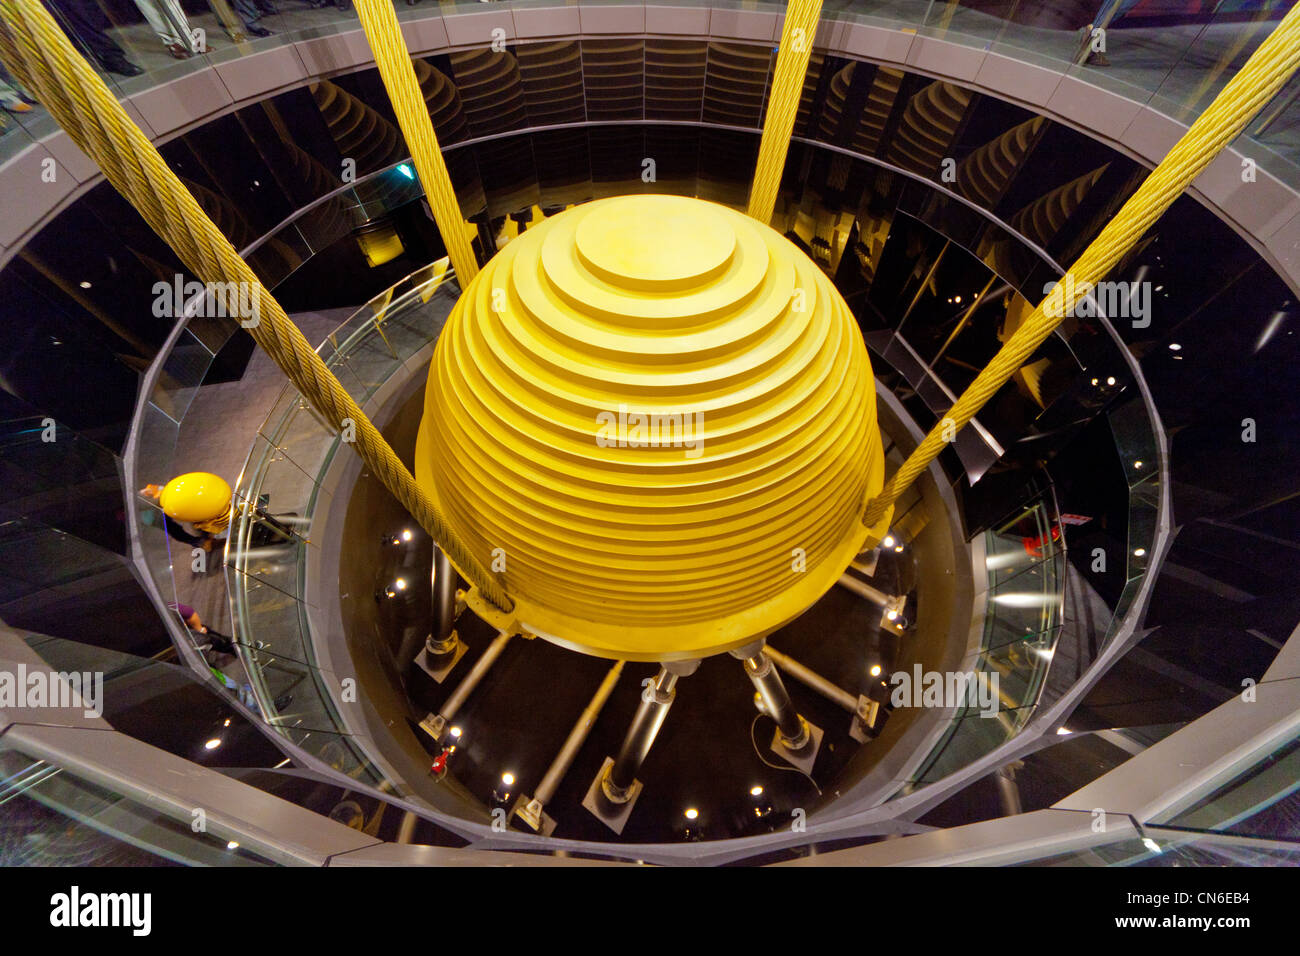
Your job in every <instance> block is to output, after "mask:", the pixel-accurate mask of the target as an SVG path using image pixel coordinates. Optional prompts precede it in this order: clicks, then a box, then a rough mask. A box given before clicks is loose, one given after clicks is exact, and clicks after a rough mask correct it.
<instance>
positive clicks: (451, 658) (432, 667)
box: [415, 640, 469, 684]
mask: <svg viewBox="0 0 1300 956" xmlns="http://www.w3.org/2000/svg"><path fill="white" fill-rule="evenodd" d="M467 650H469V645H468V644H466V643H465V642H464V641H462V640H457V641H456V649H455V650H453V651H452V652H451V653H450V654H447V655H444V656H441V657H433V656H432V655H430V654H429V648H428V647H422V648H420V653H418V654H416V655H415V666H416V667H418V668H420V670H422V671H424V672H425V673H426V674H428V675H429V676H430V677H432V678H433V679H434V680H435V681H437V682H438V683H439V684H441V683H442V682H443V681H444V680H446V679H447V675H448V674H450V673H451V672H452V671H453V670H455V668H456V665H457V664H459V663H460V659H461V658H462V657H464V656H465V652H466V651H467Z"/></svg>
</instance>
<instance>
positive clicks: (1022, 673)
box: [978, 625, 1061, 710]
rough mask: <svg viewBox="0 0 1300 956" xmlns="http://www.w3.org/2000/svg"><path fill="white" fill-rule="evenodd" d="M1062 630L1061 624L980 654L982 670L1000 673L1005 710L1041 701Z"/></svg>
mask: <svg viewBox="0 0 1300 956" xmlns="http://www.w3.org/2000/svg"><path fill="white" fill-rule="evenodd" d="M1060 633H1061V628H1060V626H1059V625H1057V626H1054V627H1052V628H1049V629H1048V630H1046V631H1042V632H1040V633H1038V634H1035V635H1032V636H1031V637H1028V638H1025V639H1022V640H1018V641H1013V642H1011V643H1009V644H1003V645H1001V646H998V647H990V648H989V649H988V650H987V651H985V652H984V653H983V654H982V655H981V656H980V662H979V665H978V666H979V669H980V670H981V671H984V672H986V673H989V674H994V673H995V674H997V675H998V697H999V707H1000V708H1001V709H1003V710H1018V709H1020V708H1023V707H1029V706H1032V705H1033V704H1034V703H1036V702H1037V700H1038V691H1039V689H1040V688H1041V686H1042V683H1043V680H1044V678H1045V677H1046V676H1047V665H1048V664H1049V663H1050V662H1051V660H1052V654H1053V652H1054V651H1055V649H1056V639H1057V637H1058V636H1060Z"/></svg>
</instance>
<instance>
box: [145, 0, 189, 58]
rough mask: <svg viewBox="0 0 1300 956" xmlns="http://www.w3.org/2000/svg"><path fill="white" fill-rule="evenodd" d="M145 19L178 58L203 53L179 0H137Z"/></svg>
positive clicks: (168, 50) (164, 44)
mask: <svg viewBox="0 0 1300 956" xmlns="http://www.w3.org/2000/svg"><path fill="white" fill-rule="evenodd" d="M135 5H136V7H137V8H138V9H139V10H140V13H141V14H143V15H144V18H145V21H146V22H147V23H148V24H149V26H150V27H151V28H152V29H153V32H154V33H156V34H158V39H160V40H162V44H163V46H164V47H165V48H166V50H167V52H168V53H170V54H171V55H172V56H174V57H175V58H176V59H178V60H187V59H189V58H190V57H191V56H192V55H194V54H195V53H201V52H203V51H202V50H200V49H199V47H198V44H197V43H196V42H195V40H194V30H193V28H191V27H190V22H189V20H188V19H187V18H186V16H185V11H184V10H182V9H181V5H180V3H178V2H177V0H135Z"/></svg>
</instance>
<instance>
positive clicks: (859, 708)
mask: <svg viewBox="0 0 1300 956" xmlns="http://www.w3.org/2000/svg"><path fill="white" fill-rule="evenodd" d="M763 656H765V657H769V658H771V659H772V663H773V664H775V665H776V666H777V667H779V668H781V670H783V671H785V672H786V673H787V674H789V675H790V676H791V677H793V678H794V679H795V680H797V681H799V682H800V683H801V684H805V685H807V686H808V687H811V688H812V689H813V690H815V691H817V693H819V694H821V695H822V696H823V697H825V698H826V699H827V700H830V701H833V702H834V703H836V704H838V705H839V706H840V707H843V708H844V709H845V710H847V711H848V712H849V713H850V714H852V715H853V725H852V726H851V727H850V728H849V736H850V737H852V738H853V739H854V740H856V741H858V742H860V743H861V742H865V741H866V740H867V731H868V730H870V729H871V727H872V726H873V725H874V724H875V721H876V714H877V712H878V711H879V710H880V704H878V703H877V702H876V701H874V700H872V699H871V698H869V697H867V695H866V694H859V695H858V696H857V697H854V696H853V695H852V694H850V693H849V692H848V691H846V690H845V689H844V688H842V687H840V686H839V685H838V684H832V683H831V682H830V681H829V680H827V679H826V678H825V677H823V676H822V675H821V674H818V673H817V672H816V671H815V670H813V669H812V668H810V667H805V666H804V665H803V664H800V663H799V662H798V661H797V660H795V659H794V658H793V657H789V656H787V655H785V654H782V653H781V652H780V651H778V650H777V649H776V648H774V647H765V648H763Z"/></svg>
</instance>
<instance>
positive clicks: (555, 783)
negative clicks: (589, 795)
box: [514, 661, 623, 836]
mask: <svg viewBox="0 0 1300 956" xmlns="http://www.w3.org/2000/svg"><path fill="white" fill-rule="evenodd" d="M622 673H623V662H622V661H615V662H614V666H613V667H611V668H610V669H609V672H608V673H607V674H606V675H605V679H604V680H603V681H601V682H600V686H599V687H598V688H596V693H595V694H594V695H593V696H592V698H591V702H590V703H589V704H587V707H586V709H585V710H583V712H582V715H581V716H580V717H579V718H578V721H577V723H575V724H574V725H573V729H572V730H570V731H569V736H568V737H566V738H565V740H564V745H563V746H562V747H560V752H559V753H558V754H556V756H555V759H554V760H553V761H551V766H550V767H549V768H548V769H547V771H546V776H544V777H542V782H541V783H539V784H538V785H537V789H536V790H535V791H534V792H533V795H532V796H531V797H529V796H528V795H527V794H525V795H523V796H521V797H520V798H519V802H518V803H516V804H515V808H514V813H515V816H517V817H518V818H519V819H520V820H522V821H523V822H524V823H526V824H527V825H528V826H530V827H531V828H532V829H533V831H534V832H536V833H541V834H542V835H544V836H550V835H551V833H552V832H553V831H554V830H555V821H554V820H552V819H551V818H550V817H549V816H547V815H546V811H545V807H546V804H548V803H550V802H551V798H552V797H554V796H555V791H556V790H557V789H559V786H560V781H562V780H563V779H564V775H565V774H566V773H568V772H569V767H571V766H572V765H573V760H574V758H575V757H577V756H578V750H579V749H580V748H581V747H582V745H583V743H584V742H585V741H586V739H587V735H588V734H589V733H590V732H591V727H592V725H593V724H595V722H596V718H597V717H598V716H599V715H600V711H601V709H602V708H603V707H604V706H605V702H606V701H607V700H609V695H610V694H612V693H613V692H614V685H616V684H617V683H618V678H619V676H620V675H621V674H622Z"/></svg>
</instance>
